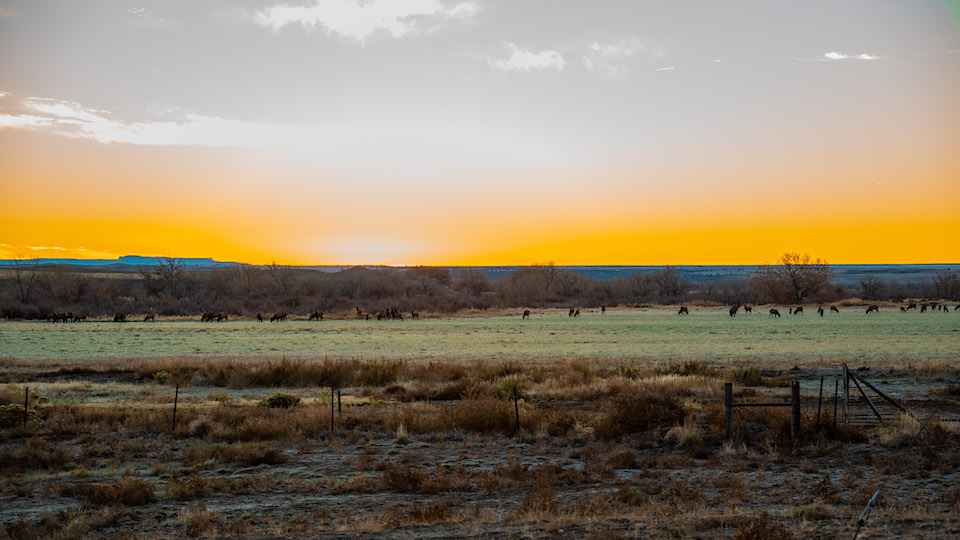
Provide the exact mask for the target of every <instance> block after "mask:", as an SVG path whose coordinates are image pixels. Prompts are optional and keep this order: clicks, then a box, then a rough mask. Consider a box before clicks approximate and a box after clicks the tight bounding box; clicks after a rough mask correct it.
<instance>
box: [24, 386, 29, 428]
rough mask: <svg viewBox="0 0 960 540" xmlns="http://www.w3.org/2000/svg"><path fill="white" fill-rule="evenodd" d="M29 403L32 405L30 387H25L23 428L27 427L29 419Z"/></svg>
mask: <svg viewBox="0 0 960 540" xmlns="http://www.w3.org/2000/svg"><path fill="white" fill-rule="evenodd" d="M29 403H30V387H29V386H24V387H23V427H27V419H28V418H29V416H28V415H27V406H28V405H29Z"/></svg>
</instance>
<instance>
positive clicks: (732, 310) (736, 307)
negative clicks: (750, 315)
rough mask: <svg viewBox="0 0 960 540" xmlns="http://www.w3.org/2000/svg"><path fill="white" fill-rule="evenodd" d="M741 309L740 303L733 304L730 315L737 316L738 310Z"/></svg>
mask: <svg viewBox="0 0 960 540" xmlns="http://www.w3.org/2000/svg"><path fill="white" fill-rule="evenodd" d="M739 310H740V304H737V305H735V306H733V307H732V308H730V316H731V317H736V316H737V311H739Z"/></svg>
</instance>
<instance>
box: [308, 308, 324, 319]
mask: <svg viewBox="0 0 960 540" xmlns="http://www.w3.org/2000/svg"><path fill="white" fill-rule="evenodd" d="M309 320H311V321H313V320H317V321H322V320H323V312H322V311H320V310H317V311H314V312H313V313H311V314H310V319H309Z"/></svg>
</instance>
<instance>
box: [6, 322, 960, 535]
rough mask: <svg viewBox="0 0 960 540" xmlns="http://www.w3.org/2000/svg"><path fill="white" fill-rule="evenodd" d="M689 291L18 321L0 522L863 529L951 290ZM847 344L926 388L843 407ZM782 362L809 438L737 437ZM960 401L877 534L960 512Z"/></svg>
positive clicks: (25, 529) (899, 481) (931, 402)
mask: <svg viewBox="0 0 960 540" xmlns="http://www.w3.org/2000/svg"><path fill="white" fill-rule="evenodd" d="M692 311H693V313H692V314H691V315H690V316H689V317H678V316H677V315H676V314H675V312H674V311H669V310H665V309H654V310H614V311H608V312H607V314H605V315H601V314H599V313H584V314H583V315H582V316H581V317H579V318H576V319H574V318H569V317H567V315H566V313H565V312H564V313H560V312H557V311H549V312H543V313H535V314H534V316H533V318H532V319H531V320H525V321H523V320H521V319H520V317H519V315H498V316H462V317H450V318H429V319H421V320H418V321H411V320H404V321H396V322H377V321H354V320H329V321H322V322H319V323H318V322H307V321H291V322H288V323H277V324H272V325H271V324H270V323H262V324H257V323H256V322H252V323H251V322H247V321H238V322H229V323H221V324H218V323H206V324H201V323H198V322H187V321H158V322H157V323H148V324H143V323H126V324H115V323H78V324H68V325H55V324H52V323H3V324H0V335H2V338H0V339H2V340H3V341H2V342H0V346H2V351H3V353H2V354H3V356H4V357H6V359H4V360H0V405H4V410H3V416H2V417H0V422H2V424H0V538H2V537H10V538H47V537H54V536H59V537H89V536H107V537H130V536H148V537H158V538H166V537H209V536H241V537H243V536H250V537H263V536H283V537H313V536H316V535H329V536H336V537H354V536H358V535H359V536H367V537H373V536H383V535H385V536H387V537H392V538H408V537H429V538H447V537H462V536H468V535H478V536H487V537H490V536H492V537H515V538H523V537H544V536H546V537H589V538H623V537H635V536H641V537H654V538H731V537H734V538H741V539H742V538H806V537H822V538H832V537H850V536H852V533H853V529H854V528H855V526H856V519H857V517H858V516H859V515H860V512H861V510H862V508H863V505H864V504H866V502H867V500H868V499H869V498H870V497H871V496H872V495H873V493H874V492H875V490H876V489H877V487H878V486H879V483H880V482H881V480H882V479H883V477H884V475H885V474H886V473H887V472H888V471H890V470H891V469H892V467H893V466H894V463H896V461H897V459H898V458H899V457H900V454H901V452H902V450H903V449H904V448H905V447H906V446H907V444H908V443H909V441H910V439H911V438H912V436H913V434H914V433H915V432H916V430H917V429H918V427H919V424H920V421H922V420H923V419H924V418H925V417H926V415H927V414H929V413H930V412H931V411H932V410H933V409H934V407H935V406H936V402H937V400H938V399H939V398H940V397H941V396H942V395H943V391H944V389H945V388H946V386H947V384H948V383H949V381H950V380H952V379H953V377H954V376H956V374H957V373H958V370H960V356H958V355H960V352H958V349H960V347H957V345H958V341H960V332H958V330H960V312H958V313H957V314H956V315H955V314H954V313H953V312H950V313H948V314H943V313H937V312H934V313H924V314H920V313H916V312H911V313H907V314H903V313H899V312H895V311H893V310H892V309H890V308H886V309H884V310H883V311H882V312H881V313H880V314H879V315H877V316H874V315H870V316H866V315H864V313H863V310H862V309H860V308H853V307H851V308H848V309H844V310H843V312H842V313H841V314H840V315H837V314H832V316H829V315H828V316H827V317H825V318H823V319H821V318H820V317H818V316H816V314H815V313H810V314H806V315H802V316H795V317H794V316H790V315H787V314H784V315H783V318H782V319H780V320H777V319H770V318H769V316H768V315H767V314H766V312H765V310H764V312H762V313H754V314H753V315H750V316H745V315H743V314H741V315H740V316H738V317H736V318H730V317H729V316H728V315H727V313H726V310H720V309H717V308H697V309H696V310H692ZM784 311H785V310H784ZM747 347H753V348H751V349H747ZM196 349H200V350H196ZM821 355H822V358H821ZM841 361H847V362H848V363H849V364H850V367H851V369H854V370H856V372H857V373H859V374H860V375H861V376H863V377H864V378H865V379H868V380H870V381H871V382H873V383H874V384H875V385H877V386H878V387H880V388H881V389H882V390H884V391H885V392H886V393H888V394H890V395H891V396H892V397H893V398H894V399H895V400H897V402H898V403H900V404H901V405H903V406H905V408H906V409H907V410H908V411H910V413H911V414H903V413H899V412H898V411H897V410H896V409H894V408H893V406H891V405H889V404H887V403H885V402H881V401H880V400H878V399H877V397H876V396H874V400H875V401H877V403H878V408H879V409H880V412H881V413H882V414H883V415H884V418H885V420H884V422H882V423H879V422H877V421H875V420H872V421H869V422H864V418H867V419H869V418H870V413H869V409H868V408H867V404H866V402H865V401H864V400H863V399H862V398H861V397H859V396H854V397H853V400H852V402H851V416H850V420H851V421H850V422H849V423H848V422H847V421H846V418H844V416H843V414H842V411H843V407H842V405H841V406H840V408H839V410H840V411H841V414H840V418H838V422H837V424H836V427H834V423H833V408H832V407H833V401H832V400H833V389H834V382H835V380H836V379H837V377H838V376H839V374H840V371H839V369H840V365H841V364H840V362H841ZM821 377H824V378H825V397H826V400H825V402H824V404H823V408H822V410H821V414H820V426H819V429H818V426H817V411H818V399H817V398H818V390H819V382H820V378H821ZM791 379H798V380H800V382H801V388H802V395H801V400H802V421H801V429H800V432H799V433H798V435H797V437H796V439H791V436H790V419H789V409H788V408H741V409H736V410H735V425H736V432H735V433H736V434H735V440H734V441H733V442H727V441H725V424H724V411H723V406H722V400H723V383H724V382H726V381H729V382H733V384H734V388H735V394H736V399H737V401H745V402H749V401H753V402H784V401H786V400H787V399H788V396H789V389H788V384H789V381H790V380H791ZM176 384H180V388H179V396H178V397H177V407H178V409H177V421H176V426H175V427H174V426H173V401H174V394H175V392H176V389H175V385H176ZM331 386H334V387H336V388H339V389H340V391H341V393H342V400H341V402H340V403H339V404H335V403H336V402H335V401H334V400H333V399H332V398H333V396H332V395H331V391H330V387H331ZM26 388H29V401H30V405H29V406H30V411H31V412H30V416H28V421H27V425H26V427H24V426H23V409H22V406H20V405H17V403H22V401H23V398H24V391H25V389H26ZM277 392H282V393H287V394H291V395H293V396H296V397H298V398H300V401H299V403H297V404H296V405H294V406H292V407H289V408H272V407H269V406H267V405H268V402H266V401H264V400H265V398H267V397H269V396H271V395H274V394H275V393H277ZM514 392H516V396H517V400H516V402H514V400H513V399H512V398H513V396H514ZM282 402H283V400H274V402H270V403H275V404H282ZM914 415H915V416H914ZM918 418H919V420H918ZM958 419H960V390H958V389H956V388H955V389H954V390H953V391H952V392H951V393H950V394H949V395H948V396H947V398H946V401H945V403H944V408H943V412H942V414H941V415H940V418H938V419H937V420H936V421H934V422H933V424H932V425H931V426H930V427H929V428H928V429H927V431H925V433H924V437H923V438H922V439H921V442H920V444H919V445H918V447H917V448H914V449H913V451H912V452H911V453H910V454H908V456H907V458H906V459H905V460H904V462H903V463H902V464H901V466H900V467H899V468H898V469H897V470H896V471H895V473H894V475H893V477H892V478H891V481H890V483H889V485H888V487H887V489H886V490H885V491H884V492H883V495H882V496H881V498H880V500H879V506H878V507H877V508H875V509H874V510H873V513H872V516H871V518H870V521H869V522H868V525H867V527H866V528H865V530H864V533H863V534H862V536H861V537H862V538H899V537H904V536H911V537H913V536H922V537H924V538H947V537H956V536H957V535H958V534H960V487H958V485H960V483H958V481H957V479H958V477H957V474H958V469H960V451H958V450H957V448H958V447H960V427H958V425H957V420H958ZM331 420H332V422H333V424H334V430H333V431H332V432H331ZM518 424H519V426H518Z"/></svg>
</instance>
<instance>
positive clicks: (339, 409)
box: [337, 388, 343, 416]
mask: <svg viewBox="0 0 960 540" xmlns="http://www.w3.org/2000/svg"><path fill="white" fill-rule="evenodd" d="M341 414H343V402H342V401H341V400H340V389H339V388H337V416H340V415H341Z"/></svg>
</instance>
